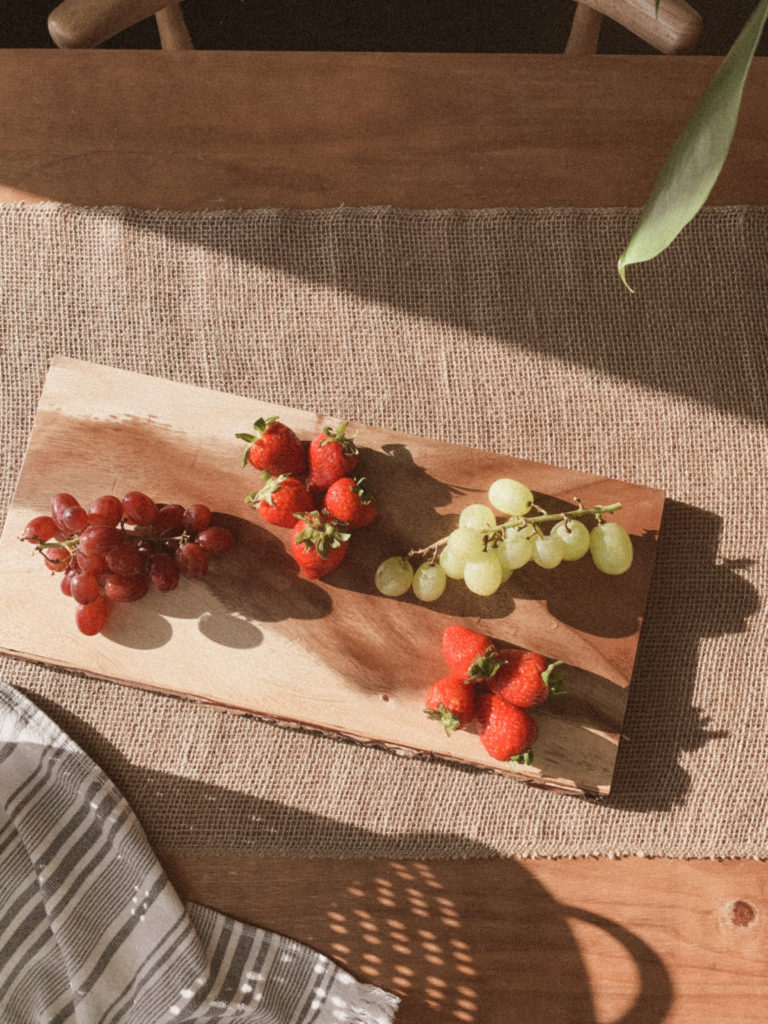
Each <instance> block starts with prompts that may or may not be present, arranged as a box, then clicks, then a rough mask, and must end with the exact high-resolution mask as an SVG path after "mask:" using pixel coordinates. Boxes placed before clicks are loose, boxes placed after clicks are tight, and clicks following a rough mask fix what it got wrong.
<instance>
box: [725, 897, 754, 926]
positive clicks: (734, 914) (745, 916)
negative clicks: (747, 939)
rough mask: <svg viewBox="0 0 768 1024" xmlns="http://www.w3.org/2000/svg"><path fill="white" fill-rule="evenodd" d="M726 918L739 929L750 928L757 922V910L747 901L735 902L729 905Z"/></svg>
mask: <svg viewBox="0 0 768 1024" xmlns="http://www.w3.org/2000/svg"><path fill="white" fill-rule="evenodd" d="M725 909H726V917H727V919H728V921H729V922H730V923H731V924H732V925H735V926H736V927H737V928H748V927H749V926H750V925H752V924H754V923H755V921H756V920H757V910H756V908H755V907H753V906H752V904H751V903H747V901H746V900H733V901H732V902H731V903H729V904H728V906H727V907H726V908H725Z"/></svg>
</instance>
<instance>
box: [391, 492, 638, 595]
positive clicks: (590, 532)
mask: <svg viewBox="0 0 768 1024" xmlns="http://www.w3.org/2000/svg"><path fill="white" fill-rule="evenodd" d="M620 508H621V504H620V503H619V502H614V503H613V504H610V505H595V506H593V507H592V508H585V507H584V506H583V504H582V503H581V501H579V500H578V499H577V498H575V499H574V508H573V509H571V510H570V511H569V512H564V513H556V514H552V515H550V514H549V513H547V512H546V511H545V510H544V509H542V508H540V507H539V506H538V505H535V504H534V500H533V492H532V491H531V490H530V488H529V487H526V485H525V484H523V483H520V482H519V481H518V480H511V479H509V478H506V477H505V478H502V479H499V480H494V482H493V483H492V484H491V486H490V488H489V489H488V504H487V505H485V504H480V503H476V504H472V505H467V507H466V508H464V509H463V510H462V512H461V515H460V516H459V521H458V524H457V526H456V528H455V529H454V530H452V531H451V533H449V534H448V536H446V537H441V538H440V540H437V541H435V542H434V543H432V544H429V545H428V546H427V547H425V548H419V549H418V550H413V551H409V552H408V554H407V555H394V556H392V557H391V558H387V559H385V560H384V561H383V562H382V563H381V565H379V567H378V568H377V569H376V574H375V585H376V588H377V590H378V591H379V593H381V594H384V595H385V596H387V597H401V596H402V595H403V594H406V593H408V591H409V590H412V591H413V593H414V595H415V596H416V597H417V598H418V599H419V600H420V601H426V602H432V601H437V599H438V598H439V597H441V596H442V594H443V592H444V591H445V588H446V586H447V583H448V580H449V579H452V580H461V581H463V583H464V585H465V586H466V587H467V589H468V590H469V591H471V592H472V593H473V594H477V595H478V596H480V597H490V595H491V594H495V593H496V591H497V590H498V589H499V587H500V586H501V585H502V584H503V583H505V582H506V581H507V580H508V579H509V578H510V576H511V575H512V573H513V572H514V571H515V570H516V569H521V568H522V567H523V566H524V565H527V564H528V563H529V562H534V563H535V564H536V565H538V566H539V567H540V568H542V569H555V568H556V567H557V566H558V565H560V563H561V562H575V561H576V560H577V559H579V558H583V557H584V556H585V555H587V554H589V555H590V556H591V558H592V561H593V562H594V564H595V566H596V567H597V569H599V570H600V571H601V572H603V573H606V574H607V575H609V576H620V575H622V573H625V572H627V570H628V569H629V568H630V566H631V565H632V557H633V548H632V541H631V539H630V537H629V534H628V533H627V531H626V530H625V529H624V527H623V526H622V525H621V524H620V523H617V522H616V521H615V520H609V521H607V522H606V521H605V519H604V517H605V516H606V515H609V514H610V513H612V512H616V511H618V509H620ZM498 515H501V516H504V517H506V518H504V519H503V520H502V521H501V522H499V519H498ZM584 519H587V520H588V521H589V520H590V519H591V520H593V521H594V525H592V526H591V528H590V527H588V526H587V525H586V523H585V522H583V520H584ZM546 527H549V531H548V532H546ZM416 559H422V561H420V562H419V563H418V564H417V565H416V568H415V569H414V566H413V561H414V560H416Z"/></svg>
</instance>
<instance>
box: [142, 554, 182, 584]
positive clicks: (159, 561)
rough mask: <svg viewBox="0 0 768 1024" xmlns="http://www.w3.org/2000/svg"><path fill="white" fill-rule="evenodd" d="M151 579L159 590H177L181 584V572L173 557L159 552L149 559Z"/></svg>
mask: <svg viewBox="0 0 768 1024" xmlns="http://www.w3.org/2000/svg"><path fill="white" fill-rule="evenodd" d="M149 578H150V579H151V580H152V582H153V583H154V585H155V586H156V587H157V589H158V590H164V591H167V590H175V589H176V587H177V586H178V584H179V570H178V568H177V566H176V561H175V559H174V557H173V555H169V554H168V552H167V551H158V552H157V554H154V555H152V556H151V558H150V559H149Z"/></svg>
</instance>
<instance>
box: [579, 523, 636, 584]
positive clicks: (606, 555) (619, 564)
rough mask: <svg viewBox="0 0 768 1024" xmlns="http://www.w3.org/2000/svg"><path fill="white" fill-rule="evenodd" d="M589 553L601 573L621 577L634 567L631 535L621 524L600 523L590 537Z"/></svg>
mask: <svg viewBox="0 0 768 1024" xmlns="http://www.w3.org/2000/svg"><path fill="white" fill-rule="evenodd" d="M589 553H590V554H591V555H592V561H593V562H594V563H595V565H596V566H597V568H598V569H599V570H600V572H604V573H607V574H608V575H609V576H620V575H621V574H622V573H624V572H626V571H627V569H629V567H630V566H631V565H632V557H633V555H634V551H633V548H632V540H631V539H630V536H629V534H628V533H627V531H626V530H625V529H624V527H623V526H622V525H621V524H620V523H616V522H610V523H600V525H599V526H596V527H595V528H594V530H592V532H591V534H590V535H589Z"/></svg>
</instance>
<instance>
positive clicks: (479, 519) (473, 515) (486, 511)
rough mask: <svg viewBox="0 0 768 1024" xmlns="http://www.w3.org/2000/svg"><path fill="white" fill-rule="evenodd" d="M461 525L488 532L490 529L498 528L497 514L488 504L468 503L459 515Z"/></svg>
mask: <svg viewBox="0 0 768 1024" xmlns="http://www.w3.org/2000/svg"><path fill="white" fill-rule="evenodd" d="M459 526H466V527H467V528H468V529H470V530H480V532H481V533H487V532H488V531H489V530H495V529H496V516H495V515H494V514H493V509H490V508H488V506H487V505H467V507H466V508H465V509H462V512H461V515H460V516H459Z"/></svg>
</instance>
